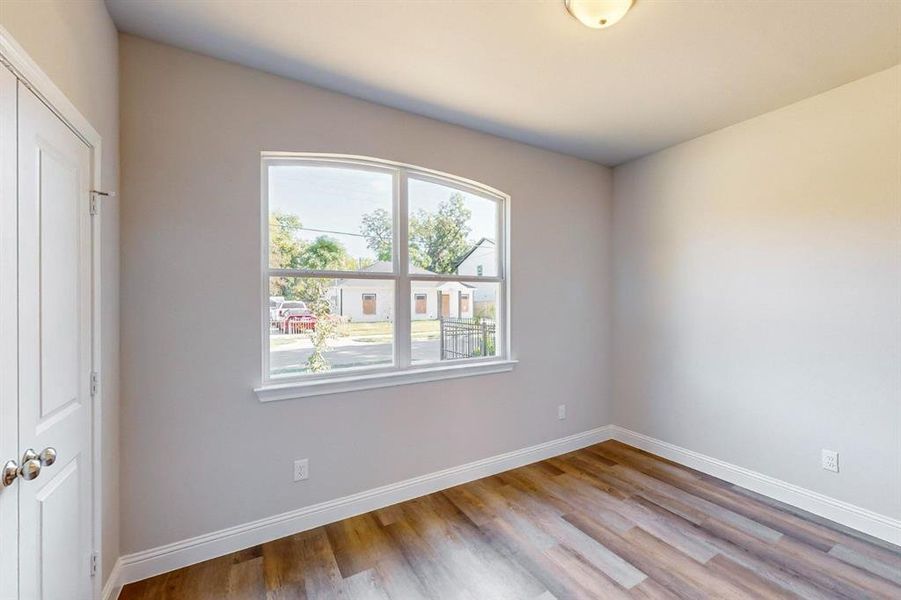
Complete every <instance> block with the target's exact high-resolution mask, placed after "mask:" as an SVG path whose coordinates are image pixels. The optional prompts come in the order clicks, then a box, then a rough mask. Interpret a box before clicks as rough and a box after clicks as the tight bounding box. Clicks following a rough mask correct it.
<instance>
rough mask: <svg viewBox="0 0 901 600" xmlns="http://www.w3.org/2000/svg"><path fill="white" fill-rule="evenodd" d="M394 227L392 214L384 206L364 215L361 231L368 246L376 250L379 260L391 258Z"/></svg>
mask: <svg viewBox="0 0 901 600" xmlns="http://www.w3.org/2000/svg"><path fill="white" fill-rule="evenodd" d="M393 229H394V227H393V226H392V223H391V215H390V214H389V213H388V211H387V210H385V209H384V208H377V209H375V210H374V211H372V212H371V213H367V214H365V215H363V223H362V225H361V226H360V233H362V234H363V237H365V238H366V246H367V247H368V248H369V249H370V250H372V251H373V252H375V254H376V257H377V260H385V261H390V260H391V245H392V243H393V242H394V237H393V235H394V234H393V232H392V230H393Z"/></svg>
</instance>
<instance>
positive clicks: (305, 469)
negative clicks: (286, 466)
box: [294, 458, 310, 481]
mask: <svg viewBox="0 0 901 600" xmlns="http://www.w3.org/2000/svg"><path fill="white" fill-rule="evenodd" d="M309 476H310V459H308V458H301V459H298V460H295V461H294V481H303V480H304V479H307V478H308V477H309Z"/></svg>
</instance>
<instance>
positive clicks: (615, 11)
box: [563, 0, 632, 29]
mask: <svg viewBox="0 0 901 600" xmlns="http://www.w3.org/2000/svg"><path fill="white" fill-rule="evenodd" d="M563 4H564V5H566V10H568V11H569V14H571V15H572V16H574V17H575V18H577V19H579V21H581V22H582V24H583V25H585V26H586V27H591V28H592V29H604V28H606V27H610V26H611V25H614V24H616V23H617V22H619V20H620V19H622V18H623V17H624V16H626V13H627V12H629V9H630V8H632V0H563Z"/></svg>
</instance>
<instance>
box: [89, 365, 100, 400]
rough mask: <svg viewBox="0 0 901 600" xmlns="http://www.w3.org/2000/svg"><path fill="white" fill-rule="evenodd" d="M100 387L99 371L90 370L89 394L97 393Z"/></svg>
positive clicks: (94, 394)
mask: <svg viewBox="0 0 901 600" xmlns="http://www.w3.org/2000/svg"><path fill="white" fill-rule="evenodd" d="M99 388H100V373H98V372H97V371H91V396H92V397H93V396H96V395H97V390H98V389H99Z"/></svg>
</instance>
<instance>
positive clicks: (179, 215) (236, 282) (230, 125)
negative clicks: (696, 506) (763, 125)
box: [120, 36, 612, 553]
mask: <svg viewBox="0 0 901 600" xmlns="http://www.w3.org/2000/svg"><path fill="white" fill-rule="evenodd" d="M120 47H121V54H120V58H121V63H122V82H121V83H122V85H121V94H122V97H121V100H122V106H121V116H122V121H121V127H122V140H121V141H122V176H123V187H124V189H126V190H127V197H126V198H125V200H124V202H123V206H122V297H121V301H122V366H123V379H122V381H123V386H122V397H123V406H122V422H121V427H122V461H123V465H124V468H123V470H122V482H121V483H122V488H121V493H122V507H123V513H122V517H123V518H122V550H123V553H130V552H135V551H139V550H144V549H147V548H151V547H155V546H158V545H160V544H165V543H169V542H175V541H178V540H182V539H184V538H188V537H191V536H195V535H198V534H202V533H205V532H210V531H214V530H218V529H221V528H224V527H229V526H233V525H236V524H240V523H244V522H247V521H250V520H253V519H258V518H261V517H266V516H269V515H274V514H278V513H281V512H284V511H288V510H291V509H295V508H298V507H302V506H305V505H309V504H313V503H316V502H320V501H324V500H327V499H331V498H336V497H340V496H344V495H346V494H350V493H353V492H358V491H361V490H365V489H369V488H372V487H375V486H378V485H383V484H387V483H391V482H395V481H399V480H402V479H405V478H408V477H412V476H416V475H420V474H424V473H428V472H432V471H435V470H437V469H441V468H445V467H449V466H454V465H459V464H463V463H466V462H469V461H472V460H476V459H480V458H484V457H488V456H492V455H495V454H498V453H501V452H505V451H509V450H513V449H518V448H522V447H526V446H530V445H533V444H537V443H540V442H544V441H547V440H551V439H555V438H559V437H562V436H566V435H569V434H573V433H577V432H581V431H585V430H588V429H591V428H594V427H597V426H600V425H604V424H606V423H608V422H609V421H610V415H609V411H608V405H609V393H608V392H609V388H610V385H609V384H610V377H609V370H608V368H607V364H608V357H609V344H608V340H609V337H610V335H609V318H610V315H611V312H612V309H611V301H612V300H611V292H610V284H609V282H610V281H611V280H612V274H611V270H610V269H611V266H610V242H609V239H610V235H609V231H610V220H611V202H612V199H611V179H612V176H611V173H610V171H609V170H608V169H606V168H604V167H600V166H598V165H595V164H592V163H589V162H585V161H582V160H578V159H574V158H569V157H566V156H562V155H559V154H554V153H552V152H547V151H543V150H539V149H536V148H533V147H529V146H525V145H522V144H517V143H513V142H509V141H505V140H502V139H500V138H496V137H492V136H489V135H485V134H480V133H476V132H473V131H470V130H466V129H463V128H460V127H455V126H451V125H447V124H443V123H440V122H437V121H433V120H429V119H426V118H422V117H417V116H413V115H410V114H407V113H403V112H400V111H397V110H393V109H388V108H385V107H381V106H378V105H374V104H371V103H367V102H364V101H361V100H356V99H353V98H350V97H347V96H342V95H340V94H335V93H331V92H327V91H323V90H321V89H317V88H314V87H311V86H308V85H304V84H301V83H297V82H293V81H288V80H285V79H280V78H278V77H275V76H272V75H268V74H265V73H262V72H259V71H254V70H251V69H247V68H243V67H238V66H235V65H231V64H227V63H224V62H220V61H217V60H213V59H210V58H205V57H202V56H199V55H196V54H191V53H188V52H185V51H181V50H177V49H174V48H171V47H167V46H163V45H158V44H155V43H152V42H148V41H145V40H142V39H139V38H135V37H130V36H121V37H120ZM263 150H285V151H291V150H293V151H322V152H343V153H352V154H362V155H370V156H375V157H380V158H385V159H392V160H397V161H403V162H408V163H412V164H416V165H421V166H424V167H428V168H432V169H438V170H441V171H446V172H450V173H454V174H456V175H460V176H463V177H467V178H470V179H474V180H476V181H480V182H483V183H485V184H487V185H490V186H494V187H496V188H498V189H500V190H503V191H504V192H507V193H509V194H510V195H511V196H512V198H513V200H512V202H513V204H512V224H511V225H512V246H513V248H512V261H513V268H512V286H513V296H514V298H515V302H514V304H513V307H512V314H513V340H514V342H513V343H514V354H515V356H516V358H518V359H519V360H520V361H521V364H520V365H519V367H518V368H517V369H516V370H515V371H513V372H512V373H505V374H499V375H491V376H483V377H478V378H467V379H457V380H452V381H443V382H435V383H429V384H419V385H411V386H404V387H396V388H389V389H380V390H373V391H367V392H357V393H349V394H341V395H332V396H322V397H317V398H309V399H303V400H293V401H284V402H278V403H270V404H261V403H260V402H259V401H258V400H257V399H256V397H255V396H254V394H253V392H252V391H251V390H252V388H253V387H254V386H255V385H258V383H259V381H260V352H261V341H260V331H259V313H258V311H259V310H260V306H259V304H260V290H259V285H260V283H259V277H260V257H259V243H260V210H259V206H260V204H259V203H260V189H259V176H260V167H259V156H260V154H259V153H260V151H263ZM555 290H559V292H558V291H555ZM564 290H565V292H564ZM536 324H540V326H536ZM559 403H566V404H567V405H568V411H567V415H568V418H567V420H565V421H558V420H557V417H556V406H557V404H559ZM298 457H308V458H309V459H310V471H311V478H310V480H309V481H307V482H304V483H294V482H293V481H292V477H291V474H292V466H291V465H292V461H293V459H294V458H298Z"/></svg>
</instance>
